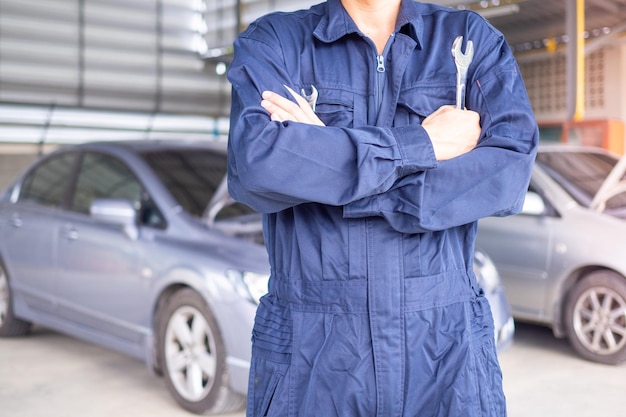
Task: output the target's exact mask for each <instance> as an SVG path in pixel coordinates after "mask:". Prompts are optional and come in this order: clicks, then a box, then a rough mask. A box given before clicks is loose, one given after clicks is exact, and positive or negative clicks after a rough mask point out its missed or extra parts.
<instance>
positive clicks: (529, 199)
mask: <svg viewBox="0 0 626 417" xmlns="http://www.w3.org/2000/svg"><path fill="white" fill-rule="evenodd" d="M545 212H546V205H545V203H544V202H543V198H541V196H540V195H539V194H537V193H536V192H534V191H528V192H527V193H526V198H525V199H524V206H523V207H522V213H521V214H528V215H531V216H541V215H543V214H544V213H545Z"/></svg>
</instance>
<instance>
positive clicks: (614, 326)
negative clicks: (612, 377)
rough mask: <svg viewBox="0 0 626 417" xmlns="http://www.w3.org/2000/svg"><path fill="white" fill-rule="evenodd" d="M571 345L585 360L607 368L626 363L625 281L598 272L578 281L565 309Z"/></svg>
mask: <svg viewBox="0 0 626 417" xmlns="http://www.w3.org/2000/svg"><path fill="white" fill-rule="evenodd" d="M565 328H566V331H567V336H568V339H569V341H570V344H571V345H572V346H573V348H574V350H576V352H577V353H578V354H579V355H580V356H582V357H583V358H585V359H588V360H591V361H593V362H599V363H604V364H608V365H617V364H620V363H622V362H624V360H626V278H624V277H623V276H621V275H619V274H617V273H615V272H612V271H596V272H593V273H591V274H589V275H588V276H587V277H585V278H584V279H583V280H581V281H580V282H578V283H577V284H576V285H575V286H574V288H573V289H572V291H571V292H570V294H569V296H568V298H567V303H566V306H565Z"/></svg>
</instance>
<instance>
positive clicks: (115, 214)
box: [89, 198, 138, 240]
mask: <svg viewBox="0 0 626 417" xmlns="http://www.w3.org/2000/svg"><path fill="white" fill-rule="evenodd" d="M89 213H90V214H91V217H92V218H93V219H94V220H97V221H100V222H102V223H110V224H117V225H120V226H122V227H123V229H124V233H126V234H127V235H128V237H129V238H131V239H133V240H134V239H137V236H138V228H137V212H136V210H135V207H133V205H132V203H131V202H130V201H128V200H124V199H118V198H102V199H96V200H94V201H93V202H92V203H91V206H90V207H89Z"/></svg>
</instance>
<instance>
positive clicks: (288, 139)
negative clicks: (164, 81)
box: [228, 23, 437, 213]
mask: <svg viewBox="0 0 626 417" xmlns="http://www.w3.org/2000/svg"><path fill="white" fill-rule="evenodd" d="M270 29H271V27H270V28H269V29H268V28H267V27H262V26H260V25H259V24H257V23H253V24H252V25H251V26H249V28H248V29H247V30H246V31H245V32H244V33H243V34H242V35H240V37H239V38H238V39H237V40H236V41H235V58H234V60H233V62H232V64H231V65H230V67H229V71H228V78H229V80H230V82H231V84H232V108H231V119H230V135H229V140H228V142H229V144H228V184H229V192H230V194H231V195H232V196H233V198H235V199H236V200H238V201H241V202H243V203H245V204H247V205H249V206H250V207H252V208H254V209H255V210H257V211H259V212H262V213H272V212H277V211H280V210H283V209H285V208H288V207H291V206H295V205H298V204H301V203H306V202H319V203H324V204H329V205H336V206H342V205H344V204H346V203H350V202H353V201H356V200H359V199H362V198H364V197H367V196H371V195H374V194H379V193H382V192H384V191H387V190H388V189H389V188H390V187H391V186H392V185H393V184H394V183H396V181H397V180H398V179H399V178H401V177H402V176H405V175H407V174H410V173H412V172H417V171H421V170H423V169H430V168H433V167H435V166H436V165H437V161H436V159H435V156H434V151H433V149H432V145H431V144H430V140H428V135H427V134H426V132H425V131H424V129H422V128H421V127H420V128H419V129H415V127H412V128H408V127H404V128H393V129H391V128H375V127H364V128H358V129H357V128H354V129H343V128H338V127H330V126H313V125H309V124H305V123H297V122H283V123H280V122H276V121H270V118H269V115H268V113H267V111H266V110H265V109H264V108H263V107H261V105H260V102H261V93H262V92H263V91H264V90H270V91H274V92H278V93H279V92H283V93H284V95H285V96H286V97H288V92H287V91H286V89H285V88H284V86H285V85H292V82H291V81H292V80H291V79H290V74H289V73H288V70H287V69H286V65H285V64H284V62H285V60H284V59H283V56H282V53H281V45H280V42H278V41H277V39H276V37H275V35H274V34H273V33H272V31H271V30H270ZM291 53H293V51H292V52H291ZM311 138H315V140H314V141H312V140H311Z"/></svg>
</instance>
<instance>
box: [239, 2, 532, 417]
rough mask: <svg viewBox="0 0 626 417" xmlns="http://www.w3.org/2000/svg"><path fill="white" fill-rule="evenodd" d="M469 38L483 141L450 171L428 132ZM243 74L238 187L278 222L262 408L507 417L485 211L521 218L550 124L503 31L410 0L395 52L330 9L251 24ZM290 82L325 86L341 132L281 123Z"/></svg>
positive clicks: (261, 320) (322, 93) (259, 339)
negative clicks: (277, 117) (279, 101)
mask: <svg viewBox="0 0 626 417" xmlns="http://www.w3.org/2000/svg"><path fill="white" fill-rule="evenodd" d="M458 35H462V36H463V37H464V39H466V40H467V39H471V40H472V41H473V44H474V49H475V54H474V60H473V63H472V65H471V66H470V68H469V74H468V80H467V107H468V108H469V109H471V110H474V111H476V112H478V113H479V115H480V120H481V128H482V133H481V136H480V139H479V142H478V145H477V147H476V148H475V149H473V150H472V151H470V152H468V153H466V154H464V155H462V156H459V157H456V158H453V159H451V160H447V161H439V162H438V161H437V160H436V159H435V155H434V151H433V147H432V145H431V142H430V140H429V137H428V135H427V134H426V132H425V130H424V129H423V128H422V127H421V122H422V120H423V119H424V118H425V117H426V116H428V115H429V114H431V113H433V112H434V111H435V110H437V109H438V108H439V107H440V106H442V105H449V104H454V103H455V98H456V67H455V64H454V60H453V58H452V55H451V53H450V50H451V46H452V43H453V41H454V39H455V38H456V37H457V36H458ZM463 50H465V47H463ZM228 77H229V80H230V81H231V83H232V87H233V91H232V114H231V133H230V138H229V153H228V158H229V190H230V193H231V194H232V196H233V197H234V198H235V199H237V200H239V201H241V202H243V203H246V204H247V205H249V206H251V207H253V208H254V209H256V210H258V211H259V212H261V213H263V217H264V236H265V243H266V246H267V250H268V254H269V261H270V265H271V278H270V281H269V293H268V294H267V295H266V296H265V297H263V298H262V300H261V303H260V305H259V307H258V311H257V315H256V319H255V325H254V330H253V335H252V342H253V344H252V362H251V369H250V383H249V391H248V405H247V415H248V416H249V417H260V416H281V417H286V416H299V417H300V416H317V417H333V416H337V417H351V416H354V417H357V416H358V417H368V416H381V417H382V416H389V417H391V416H405V417H409V416H410V417H435V416H438V417H455V416H459V417H460V416H462V417H473V416H504V415H505V414H506V411H505V399H504V395H503V391H502V381H501V379H502V376H501V371H500V367H499V364H498V360H497V356H496V351H495V347H494V344H495V342H494V329H493V320H492V317H491V312H490V309H489V305H488V302H487V301H486V299H485V297H484V295H483V294H482V291H481V290H480V288H478V287H477V284H476V280H475V276H474V274H473V271H472V260H473V251H474V238H475V234H476V222H477V220H478V219H480V218H482V217H485V216H505V215H509V214H513V213H516V212H518V211H519V210H520V209H521V206H522V204H523V200H524V196H525V191H526V189H527V186H528V181H529V178H530V171H531V167H532V164H533V160H534V156H535V152H536V145H537V140H538V132H537V125H536V122H535V119H534V116H533V113H532V111H531V107H530V104H529V101H528V98H527V95H526V91H525V87H524V85H523V81H522V79H521V77H520V73H519V69H518V67H517V64H516V62H515V60H514V58H513V56H512V53H511V52H510V50H509V49H508V47H507V44H506V42H505V39H504V38H503V36H502V35H501V34H500V33H499V32H498V31H496V30H495V29H494V28H493V27H492V26H490V25H489V24H488V23H487V22H486V21H485V20H484V19H483V18H482V17H481V16H479V15H478V14H476V13H473V12H469V11H459V10H454V9H450V8H442V7H439V6H433V5H427V4H422V3H417V2H413V1H411V0H405V1H403V2H402V5H401V10H400V14H399V17H398V20H397V25H396V30H395V32H394V33H393V35H392V36H391V37H390V39H389V41H388V43H387V46H386V48H385V50H384V52H383V53H382V54H380V55H379V54H378V53H377V50H376V47H375V45H374V43H373V42H372V41H371V40H369V39H368V38H367V37H366V36H365V35H364V34H363V33H361V32H360V31H359V30H358V28H357V26H356V25H355V24H354V22H353V21H352V19H351V18H350V16H349V15H348V14H347V13H346V11H345V10H344V9H343V7H342V5H341V2H340V0H328V1H327V2H325V3H322V4H319V5H317V6H313V7H312V8H310V9H309V10H303V11H298V12H293V13H272V14H269V15H267V16H265V17H262V18H261V19H259V20H257V21H256V22H254V23H252V24H251V25H250V26H249V27H248V28H247V29H246V30H245V31H244V32H243V33H242V34H240V36H239V37H238V39H237V40H236V42H235V56H234V61H233V63H232V64H231V66H230V68H229V72H228ZM285 86H289V87H291V88H292V89H293V90H295V91H297V92H301V93H302V94H303V95H308V94H310V92H311V91H312V90H313V87H315V89H316V90H317V91H318V93H319V94H318V98H317V102H316V106H315V111H316V113H317V115H318V117H319V118H320V119H321V120H322V121H323V122H324V123H325V124H326V126H314V125H309V124H305V123H298V122H291V121H288V122H278V121H270V119H269V116H268V113H267V111H266V110H264V109H263V107H261V105H260V102H261V92H262V91H264V90H270V91H274V92H277V93H279V94H283V95H284V96H285V97H291V96H290V95H289V93H288V92H287V90H286V88H285Z"/></svg>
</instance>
